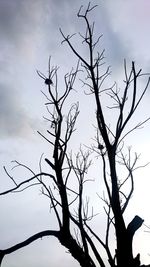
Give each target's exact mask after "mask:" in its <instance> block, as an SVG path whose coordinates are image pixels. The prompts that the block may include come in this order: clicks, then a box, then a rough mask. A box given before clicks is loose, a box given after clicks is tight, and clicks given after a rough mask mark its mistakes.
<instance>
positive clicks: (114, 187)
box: [0, 4, 150, 267]
mask: <svg viewBox="0 0 150 267" xmlns="http://www.w3.org/2000/svg"><path fill="white" fill-rule="evenodd" d="M94 8H95V6H91V5H90V4H89V5H88V7H87V9H86V10H85V11H83V8H82V7H81V8H80V10H79V12H78V18H79V19H82V20H83V21H84V22H85V24H86V30H85V34H80V37H81V40H82V42H83V43H84V45H85V46H86V48H88V52H89V54H88V57H87V58H84V57H82V55H81V53H80V52H78V51H77V50H76V48H75V47H74V46H73V44H72V37H73V36H70V35H68V36H66V35H65V34H64V33H63V32H62V30H60V31H61V34H62V37H63V43H67V45H68V46H69V47H70V49H71V50H72V52H73V53H74V54H75V55H76V57H77V59H78V64H77V66H76V68H75V69H72V70H71V71H70V73H68V74H66V75H65V76H64V85H65V89H64V91H63V93H61V94H60V92H62V89H61V90H59V88H58V86H59V85H58V77H59V75H58V68H57V67H53V66H51V61H50V60H49V76H48V77H46V76H44V75H43V74H42V73H41V72H39V71H38V74H39V76H40V77H41V78H42V79H44V81H45V84H46V86H47V88H48V91H47V93H45V92H43V94H44V95H45V97H46V103H45V105H46V108H47V111H48V117H46V118H45V119H46V120H47V122H48V123H49V129H48V130H47V133H46V134H43V133H41V132H39V134H40V135H41V136H42V137H43V138H44V139H45V141H46V142H47V144H48V145H49V146H50V147H51V150H52V155H51V158H45V162H46V163H47V164H48V166H49V172H44V171H43V170H42V168H40V170H39V173H37V174H36V173H34V172H33V171H32V170H31V169H30V168H29V167H27V166H26V165H23V164H22V163H20V162H18V161H16V162H15V163H16V166H22V167H23V168H26V169H27V170H28V171H29V172H30V173H31V177H30V178H29V179H27V180H25V181H23V182H21V183H18V182H17V180H16V179H14V177H12V175H10V174H9V173H8V172H7V170H6V169H5V171H6V173H7V175H8V176H9V178H10V179H11V180H12V181H13V182H14V187H13V188H12V189H9V190H7V191H5V192H1V193H0V195H5V194H9V193H11V192H15V191H16V190H17V189H22V190H27V188H28V186H27V185H28V184H29V185H32V186H34V181H36V186H37V184H38V185H39V186H40V187H41V186H42V193H43V195H44V196H47V197H48V198H49V201H50V205H51V209H52V210H53V212H54V213H55V216H56V218H57V223H58V225H57V228H56V229H58V230H55V229H48V230H45V231H42V232H39V233H36V234H34V235H33V236H31V237H29V238H28V239H27V240H24V241H23V242H21V243H18V244H16V245H14V246H12V247H9V248H7V249H1V250H0V263H1V262H2V259H3V258H4V256H6V255H7V254H10V253H12V252H14V251H16V250H18V249H20V248H22V247H24V246H27V245H29V244H30V243H31V242H33V241H35V240H37V239H38V238H41V237H44V236H55V237H56V238H57V239H58V240H59V241H60V243H61V244H62V245H63V246H64V247H66V248H67V249H68V251H69V252H70V254H71V255H72V256H73V257H74V258H75V259H76V260H77V261H78V263H79V264H80V266H82V267H96V266H100V267H105V266H106V265H105V263H104V259H103V258H102V251H105V253H106V255H107V258H108V263H109V265H110V266H111V267H115V266H116V267H139V266H140V254H138V255H137V256H136V257H135V258H134V257H133V252H132V242H133V238H134V235H135V233H136V231H137V230H138V229H139V228H140V227H141V225H142V223H143V219H142V218H140V216H138V215H135V217H134V218H133V220H132V221H131V222H130V223H129V224H128V225H126V223H125V220H124V212H125V210H126V208H127V207H128V204H129V201H130V198H131V196H132V194H133V191H134V179H133V172H134V171H135V170H136V168H137V167H136V163H137V160H138V155H137V154H135V158H134V160H132V157H131V149H130V148H129V149H128V155H125V154H124V139H125V137H126V136H127V135H128V134H129V133H131V132H132V131H133V130H135V129H137V128H139V127H140V126H141V125H143V124H144V123H145V122H146V121H147V120H148V119H147V120H145V121H143V122H142V123H138V124H137V125H135V126H134V127H133V128H131V129H130V130H127V131H126V126H127V125H128V122H129V121H130V119H131V118H132V116H133V114H134V113H135V111H136V110H137V108H138V106H139V104H140V102H141V100H142V98H143V96H144V95H145V93H146V90H147V88H148V85H149V82H150V79H149V78H148V79H147V82H146V84H145V87H144V89H143V91H142V92H141V95H139V94H137V90H138V81H139V79H140V77H142V76H143V75H144V74H143V73H142V70H141V69H140V70H136V67H135V63H134V62H132V65H131V69H130V70H129V71H128V70H127V67H126V62H124V70H125V79H124V88H122V90H118V88H117V84H116V83H115V84H113V86H110V87H106V84H105V82H106V80H107V77H108V76H109V74H110V68H109V67H108V68H106V70H105V71H103V68H102V65H103V59H104V51H102V52H101V53H100V52H97V51H96V47H97V44H98V42H99V40H100V37H98V38H97V39H95V38H94V23H93V24H90V22H89V17H88V16H89V13H90V12H93V9H94ZM80 70H82V71H84V73H85V80H84V85H85V86H86V87H87V90H88V93H89V94H90V97H94V99H95V108H96V122H97V130H96V137H95V143H94V144H92V145H91V146H88V150H87V151H84V150H83V149H82V148H80V150H79V152H78V153H77V154H76V156H75V157H74V155H73V154H71V153H69V151H68V144H69V142H70V139H71V136H72V134H73V132H74V131H75V124H76V120H77V117H78V115H79V105H78V103H74V104H73V105H72V106H71V107H70V109H69V110H68V113H67V114H65V113H64V110H66V107H68V104H66V102H67V99H68V96H69V95H71V93H72V92H73V88H74V83H75V80H76V78H77V77H78V73H79V71H80ZM103 94H105V95H107V96H108V98H111V100H112V106H109V107H108V108H109V109H111V110H112V111H113V109H115V110H117V117H116V121H114V125H115V127H114V125H113V129H111V127H110V126H109V123H107V122H106V118H105V114H104V108H103V106H102V101H101V99H102V97H103ZM85 97H87V96H86V95H85ZM126 106H127V107H128V110H127V109H126ZM94 112H95V110H94ZM93 153H96V155H97V157H98V162H99V159H101V162H102V171H103V181H104V184H105V190H106V195H105V196H104V197H103V201H104V206H105V207H104V210H105V213H106V217H107V223H106V233H105V238H104V239H103V238H102V237H101V236H99V234H98V233H97V232H95V231H94V230H93V228H92V223H90V221H92V219H93V217H94V213H93V212H91V213H90V209H89V200H88V199H86V200H85V199H84V185H85V182H86V181H88V169H89V168H90V166H91V163H92V161H91V155H93ZM41 160H43V158H41ZM40 166H41V162H40ZM120 166H123V168H125V169H126V171H125V173H126V177H124V176H123V177H122V176H120V173H119V168H120ZM72 178H73V179H74V180H76V187H75V188H74V187H73V186H72ZM98 179H99V180H100V178H99V177H98ZM99 182H100V181H99ZM127 183H129V184H130V186H129V187H128V190H129V191H128V193H127V192H125V191H124V186H125V185H126V184H127ZM74 210H75V211H74ZM98 216H100V215H98ZM99 220H101V218H99ZM111 231H114V233H115V237H116V238H115V241H114V242H115V243H116V249H115V252H113V251H112V249H111V247H110V245H109V239H110V232H111Z"/></svg>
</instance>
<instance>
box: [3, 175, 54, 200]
mask: <svg viewBox="0 0 150 267" xmlns="http://www.w3.org/2000/svg"><path fill="white" fill-rule="evenodd" d="M41 175H44V176H49V177H51V178H53V175H51V174H48V173H45V172H42V173H38V174H36V175H34V176H33V177H31V178H29V179H27V180H25V181H23V182H21V183H20V184H18V185H16V186H15V187H13V188H11V189H9V190H6V191H4V192H1V193H0V196H2V195H6V194H8V193H11V192H14V191H15V190H16V189H18V188H20V187H21V186H22V185H23V184H26V183H29V182H31V181H32V180H34V179H35V178H37V177H38V176H41Z"/></svg>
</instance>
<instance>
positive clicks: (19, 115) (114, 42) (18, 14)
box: [0, 0, 150, 267]
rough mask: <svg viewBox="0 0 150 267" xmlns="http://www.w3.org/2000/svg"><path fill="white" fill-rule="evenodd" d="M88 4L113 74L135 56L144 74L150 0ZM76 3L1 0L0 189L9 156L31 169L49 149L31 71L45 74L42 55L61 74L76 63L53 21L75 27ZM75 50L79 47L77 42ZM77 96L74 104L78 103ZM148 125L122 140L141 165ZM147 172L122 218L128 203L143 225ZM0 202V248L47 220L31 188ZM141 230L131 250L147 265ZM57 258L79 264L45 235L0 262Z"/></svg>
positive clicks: (144, 112) (149, 218)
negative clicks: (92, 8) (93, 6)
mask: <svg viewBox="0 0 150 267" xmlns="http://www.w3.org/2000/svg"><path fill="white" fill-rule="evenodd" d="M93 3H94V4H98V8H97V9H96V10H95V11H94V14H93V15H91V19H94V20H95V22H96V33H97V34H98V33H99V34H101V33H103V34H104V36H103V39H102V41H101V48H105V50H106V54H105V56H106V61H107V62H108V65H111V66H112V75H114V79H123V78H122V76H121V75H122V69H123V60H124V58H126V59H127V61H128V63H129V64H130V62H131V61H132V60H135V61H136V62H137V66H140V68H141V67H142V69H143V70H144V71H146V72H150V51H149V49H150V30H149V25H150V1H148V0H126V1H125V0H115V1H112V0H97V1H93ZM82 4H83V5H87V4H88V0H83V1H81V0H77V1H74V0H0V173H1V176H0V191H2V190H4V189H6V187H7V186H10V184H9V182H8V180H7V177H6V175H5V174H4V171H3V166H4V165H5V166H7V167H8V169H11V163H10V162H11V160H14V159H16V160H20V161H21V162H24V163H26V164H27V165H29V166H31V167H32V168H33V169H35V170H38V160H39V158H40V155H41V153H42V152H45V151H48V150H47V147H46V144H45V143H44V141H43V140H41V138H40V137H39V136H38V134H37V132H36V131H37V130H42V129H43V127H45V124H44V123H43V120H42V115H43V114H44V112H45V109H44V107H43V104H44V98H43V96H42V94H41V92H40V90H45V85H44V84H43V80H41V79H39V77H38V75H37V73H36V70H37V69H38V70H41V71H42V72H43V73H45V74H46V73H47V63H48V58H49V56H52V61H53V64H56V65H59V66H60V76H61V75H63V74H65V73H66V72H68V71H69V69H70V68H71V67H72V66H73V65H74V64H75V63H76V60H75V57H73V56H72V54H71V52H70V51H69V49H68V47H67V46H66V45H65V44H63V45H61V41H62V37H61V35H60V32H59V27H61V28H62V29H63V31H64V32H65V33H66V34H71V33H75V32H79V31H80V30H82V25H81V22H79V21H78V20H77V16H76V13H77V11H78V9H79V7H80V6H81V5H82ZM77 38H78V37H77ZM77 42H78V40H77ZM77 45H79V43H77ZM80 49H81V51H82V52H83V53H84V51H83V47H81V48H80ZM68 58H69V60H68ZM79 86H81V84H78V87H79ZM141 86H142V84H141ZM84 101H86V100H83V102H82V103H81V107H83V106H85V102H84ZM149 101H150V89H149V91H148V92H147V94H146V97H145V99H144V105H143V106H142V107H141V109H140V112H139V118H140V119H142V118H143V119H145V118H146V117H147V116H149V112H150V111H149ZM90 124H92V121H91V122H90ZM149 131H150V125H146V126H145V128H144V129H142V130H140V132H138V133H136V134H137V137H136V138H135V137H133V136H131V139H130V140H129V145H130V144H132V145H134V146H135V150H137V151H138V152H141V153H142V162H144V163H145V162H147V161H149V153H148V151H149V149H150V139H149ZM78 141H79V145H80V143H82V142H86V135H85V134H83V133H82V134H81V139H79V138H78ZM149 173H150V169H149V168H146V169H144V170H143V169H142V171H141V172H140V173H139V175H138V176H137V183H136V191H135V195H134V198H133V200H132V203H131V208H130V211H129V214H128V216H129V218H130V216H131V217H133V216H134V215H135V214H134V213H133V208H134V212H135V211H136V212H138V214H139V215H140V216H141V217H143V218H144V219H145V223H146V224H150V214H149V201H150V198H149V189H150V181H149V179H150V178H149ZM17 174H18V173H17ZM19 175H22V174H21V172H19ZM23 175H25V174H23ZM19 179H21V177H19ZM141 190H142V195H141ZM139 196H140V197H139ZM143 206H144V208H143ZM0 208H1V221H0V236H1V238H0V249H1V248H5V247H8V246H11V245H13V244H15V243H16V242H19V241H22V240H23V239H24V238H27V237H28V236H29V235H30V234H33V233H35V232H37V231H41V230H43V229H44V228H48V227H49V225H50V224H52V225H53V224H54V219H53V218H51V217H50V214H49V206H48V202H47V200H45V199H42V197H41V195H40V194H39V192H38V191H37V192H36V194H35V193H34V192H32V190H31V191H30V192H27V193H26V192H25V193H24V194H23V196H21V195H10V196H8V197H1V198H0ZM144 230H145V229H144V228H143V229H142V230H141V233H139V234H137V237H136V248H137V250H138V249H140V250H141V251H142V252H143V256H142V259H143V260H145V263H148V262H150V257H149V256H148V253H150V251H149V246H148V244H150V234H146V233H145V232H144ZM57 248H58V250H57ZM62 260H63V262H64V265H62V266H70V265H71V266H74V267H75V266H78V264H77V263H75V262H74V261H72V259H71V257H70V256H69V255H68V254H67V253H66V251H65V249H63V248H61V247H60V245H59V244H58V242H57V240H55V239H54V238H52V240H50V239H46V240H42V241H38V242H35V244H32V245H31V246H30V247H28V248H25V249H23V250H20V251H17V253H14V254H12V255H10V256H8V257H7V258H6V259H5V260H4V262H3V267H8V266H9V267H10V266H11V267H19V266H22V267H24V266H30V267H33V266H37V267H40V266H41V265H42V266H43V267H46V266H48V265H49V266H54V267H57V266H59V265H60V262H61V261H62Z"/></svg>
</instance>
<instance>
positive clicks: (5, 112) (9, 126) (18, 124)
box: [0, 83, 30, 138]
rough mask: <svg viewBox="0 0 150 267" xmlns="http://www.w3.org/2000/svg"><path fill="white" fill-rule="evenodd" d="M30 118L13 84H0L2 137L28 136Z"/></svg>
mask: <svg viewBox="0 0 150 267" xmlns="http://www.w3.org/2000/svg"><path fill="white" fill-rule="evenodd" d="M29 123H30V119H29V118H28V116H27V115H26V114H25V111H24V110H23V108H22V106H21V102H20V101H19V94H18V92H17V91H16V90H14V89H13V88H12V86H10V85H9V86H8V85H7V86H6V84H2V83H1V84H0V136H1V138H8V137H17V136H20V137H21V136H22V137H23V136H26V137H27V136H28V133H29V130H30V126H29Z"/></svg>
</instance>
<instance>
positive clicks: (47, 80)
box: [45, 78, 53, 85]
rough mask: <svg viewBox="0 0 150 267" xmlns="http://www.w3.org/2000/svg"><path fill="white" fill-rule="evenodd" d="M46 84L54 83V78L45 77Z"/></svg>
mask: <svg viewBox="0 0 150 267" xmlns="http://www.w3.org/2000/svg"><path fill="white" fill-rule="evenodd" d="M45 84H47V85H51V84H53V82H52V80H51V79H50V78H49V79H48V78H46V79H45Z"/></svg>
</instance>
